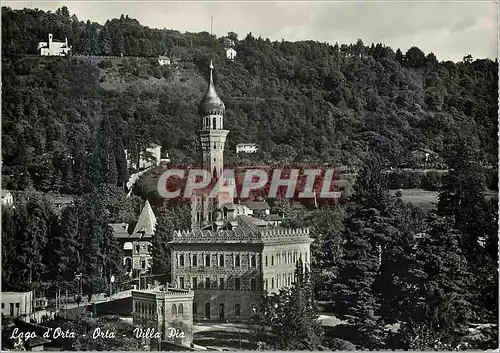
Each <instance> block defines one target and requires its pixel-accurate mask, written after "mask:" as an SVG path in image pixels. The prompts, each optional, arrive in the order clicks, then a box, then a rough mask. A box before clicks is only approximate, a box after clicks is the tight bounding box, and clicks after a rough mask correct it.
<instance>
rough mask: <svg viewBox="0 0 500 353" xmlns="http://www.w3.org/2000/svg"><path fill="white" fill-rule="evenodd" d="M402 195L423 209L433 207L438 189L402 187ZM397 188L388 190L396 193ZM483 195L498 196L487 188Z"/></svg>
mask: <svg viewBox="0 0 500 353" xmlns="http://www.w3.org/2000/svg"><path fill="white" fill-rule="evenodd" d="M401 191H402V193H403V196H402V197H401V198H402V199H403V201H404V202H408V203H411V204H413V205H415V206H418V207H421V208H423V209H425V210H432V209H435V208H436V206H437V202H438V195H439V192H438V191H427V190H423V189H402V190H401ZM396 192H397V190H390V193H391V195H396ZM484 196H485V197H486V198H487V199H490V198H492V197H498V192H496V191H492V190H488V191H486V192H485V194H484Z"/></svg>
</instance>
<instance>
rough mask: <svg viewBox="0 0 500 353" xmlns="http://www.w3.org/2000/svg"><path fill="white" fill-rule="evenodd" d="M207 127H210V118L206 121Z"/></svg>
mask: <svg viewBox="0 0 500 353" xmlns="http://www.w3.org/2000/svg"><path fill="white" fill-rule="evenodd" d="M205 126H206V127H207V128H209V127H210V118H209V117H208V116H207V118H206V119H205Z"/></svg>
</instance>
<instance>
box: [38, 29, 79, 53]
mask: <svg viewBox="0 0 500 353" xmlns="http://www.w3.org/2000/svg"><path fill="white" fill-rule="evenodd" d="M70 50H71V47H70V46H69V45H68V38H65V39H64V42H55V41H53V40H52V33H50V34H49V41H48V42H39V43H38V52H39V53H40V55H42V56H67V55H68V54H69V52H70Z"/></svg>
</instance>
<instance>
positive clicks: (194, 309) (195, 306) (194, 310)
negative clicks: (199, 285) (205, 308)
mask: <svg viewBox="0 0 500 353" xmlns="http://www.w3.org/2000/svg"><path fill="white" fill-rule="evenodd" d="M196 314H198V307H197V305H196V303H193V315H196Z"/></svg>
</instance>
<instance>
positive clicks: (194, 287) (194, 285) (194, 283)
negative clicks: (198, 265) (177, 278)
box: [193, 277, 198, 289]
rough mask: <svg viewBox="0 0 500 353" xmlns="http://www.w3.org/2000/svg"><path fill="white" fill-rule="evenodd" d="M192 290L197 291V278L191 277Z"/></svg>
mask: <svg viewBox="0 0 500 353" xmlns="http://www.w3.org/2000/svg"><path fill="white" fill-rule="evenodd" d="M193 289H198V278H196V277H193Z"/></svg>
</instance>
